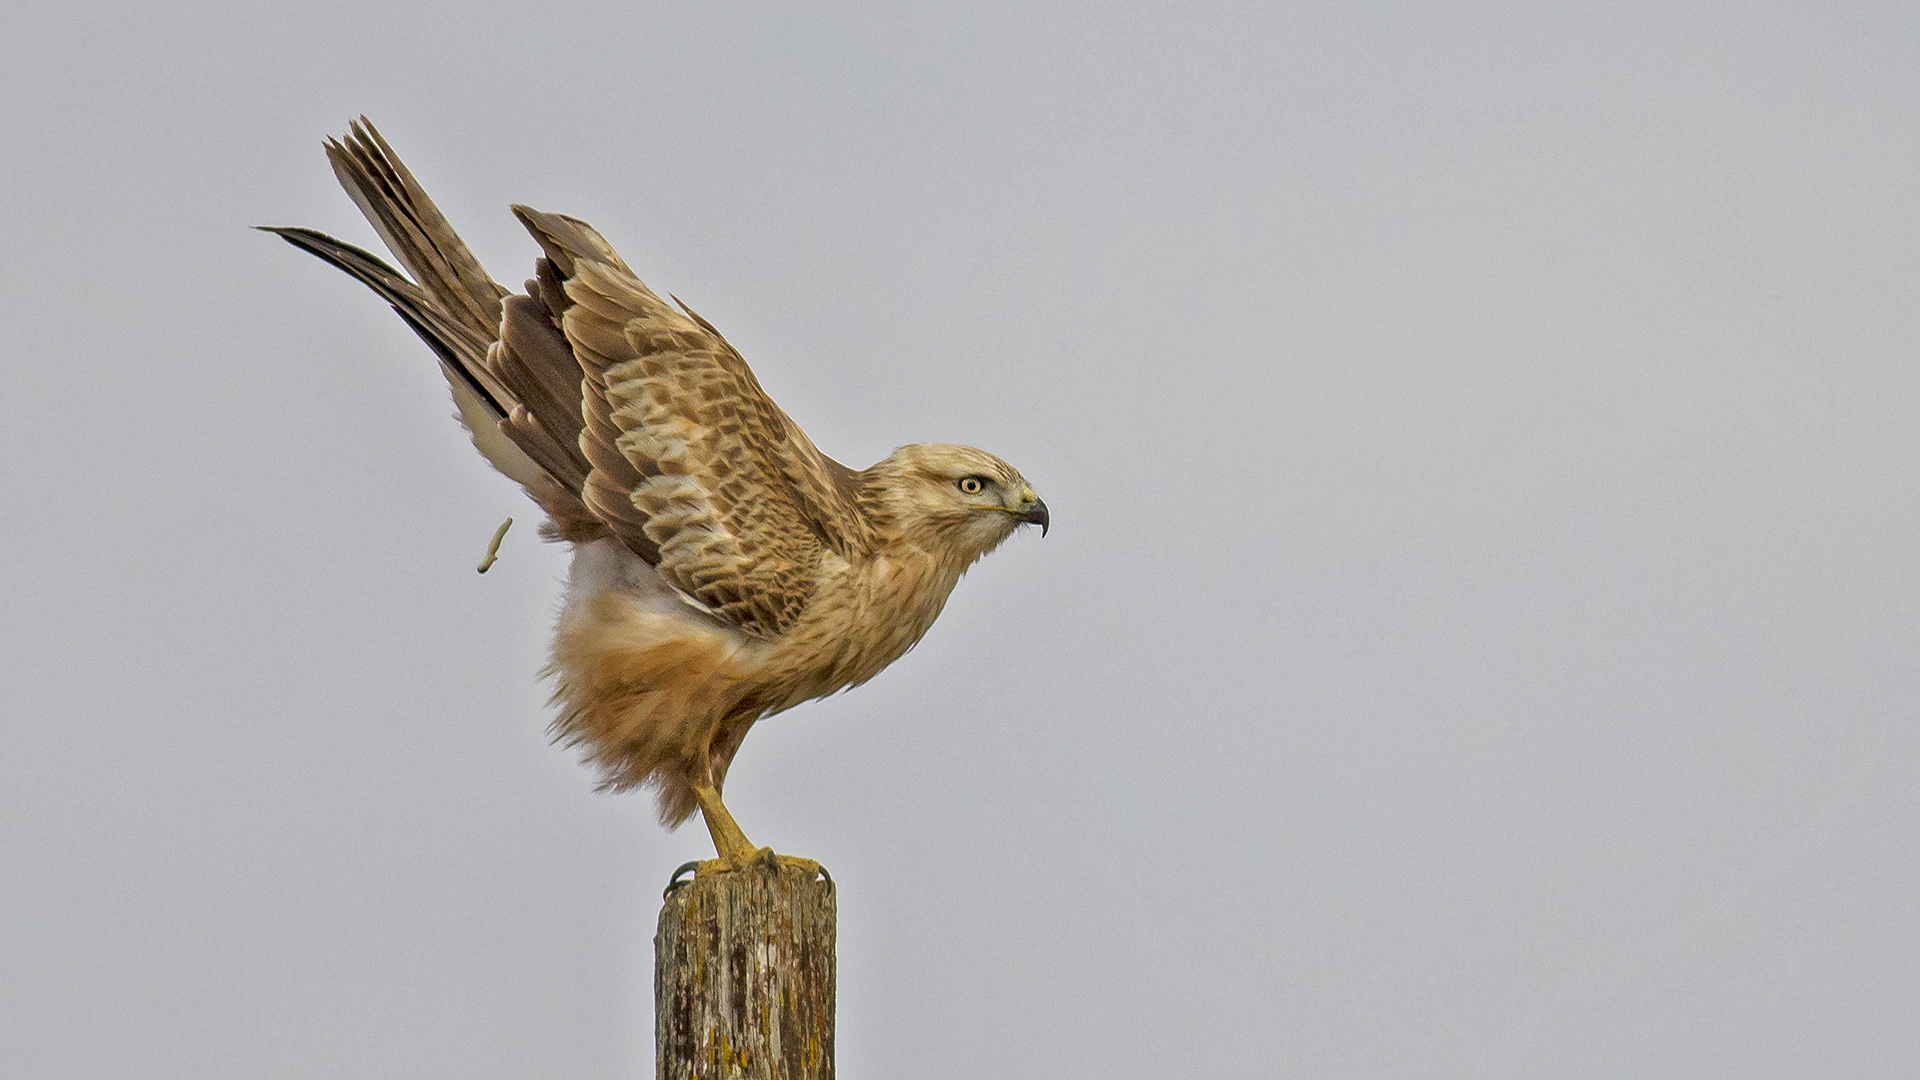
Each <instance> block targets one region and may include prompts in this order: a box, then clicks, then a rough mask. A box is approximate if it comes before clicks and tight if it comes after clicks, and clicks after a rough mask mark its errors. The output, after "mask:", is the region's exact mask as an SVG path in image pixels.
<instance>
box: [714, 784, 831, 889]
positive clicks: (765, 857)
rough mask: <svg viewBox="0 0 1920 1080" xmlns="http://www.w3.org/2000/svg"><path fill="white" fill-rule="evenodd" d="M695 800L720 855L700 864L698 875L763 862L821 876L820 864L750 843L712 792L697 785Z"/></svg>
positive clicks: (736, 868) (718, 797)
mask: <svg viewBox="0 0 1920 1080" xmlns="http://www.w3.org/2000/svg"><path fill="white" fill-rule="evenodd" d="M693 797H694V798H696V799H698V800H700V817H701V819H702V820H704V821H705V822H706V823H707V832H708V833H709V834H711V835H712V836H713V848H714V850H715V851H716V852H718V853H719V855H720V857H719V858H717V859H709V860H707V861H706V862H703V863H701V864H700V868H699V870H697V871H696V873H700V874H719V873H725V872H726V871H729V870H738V869H741V868H742V867H745V866H748V865H751V864H753V863H760V862H764V863H766V864H768V865H769V866H772V865H783V866H794V867H799V868H800V869H803V870H806V871H808V872H809V873H817V872H819V870H820V864H819V863H817V862H814V861H813V860H812V859H796V858H794V857H793V856H791V855H775V854H774V853H773V849H772V848H764V847H763V848H757V847H754V846H753V841H751V840H749V839H747V834H746V833H744V832H742V831H740V824H739V823H738V822H736V821H734V820H733V815H732V814H730V813H728V812H727V807H726V804H725V803H723V802H721V801H720V793H719V792H718V791H715V790H714V789H713V788H711V787H707V786H705V785H695V786H694V789H693Z"/></svg>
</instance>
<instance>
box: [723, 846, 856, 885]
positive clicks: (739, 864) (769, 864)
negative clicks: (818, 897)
mask: <svg viewBox="0 0 1920 1080" xmlns="http://www.w3.org/2000/svg"><path fill="white" fill-rule="evenodd" d="M753 869H767V870H799V871H801V872H802V873H804V874H806V875H807V876H808V877H809V878H813V877H825V876H826V870H825V869H824V868H823V867H821V865H820V864H819V863H817V862H815V861H813V860H812V859H803V858H801V857H799V856H798V855H780V854H776V853H775V852H774V850H773V849H772V848H770V847H763V848H755V849H754V850H753V851H751V852H749V853H748V854H747V856H746V857H745V858H735V859H729V858H727V857H726V856H724V855H722V856H721V857H720V858H717V859H702V860H701V861H700V865H698V866H697V867H695V868H694V871H693V874H694V876H695V877H706V876H707V875H708V874H730V873H732V872H734V871H735V870H753Z"/></svg>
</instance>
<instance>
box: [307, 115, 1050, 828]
mask: <svg viewBox="0 0 1920 1080" xmlns="http://www.w3.org/2000/svg"><path fill="white" fill-rule="evenodd" d="M327 158H328V160H329V161H331V162H332V163H333V169H334V173H335V175H337V176H338V177H339V179H340V182H341V184H342V186H344V187H345V188H346V190H347V193H348V195H350V196H351V197H352V198H353V201H354V202H355V203H356V204H358V205H359V207H360V209H361V211H362V213H364V214H365V215H366V217H367V220H368V221H370V222H371V223H372V224H373V226H374V228H375V230H376V231H378V232H379V233H380V236H381V238H382V239H383V240H384V241H385V242H386V244H387V247H388V248H389V250H391V251H392V252H393V254H394V256H395V257H396V258H397V259H398V260H399V261H400V264H401V266H403V267H405V271H406V272H405V273H404V274H403V273H402V272H401V271H400V270H396V269H395V268H393V267H391V266H389V265H387V264H386V263H384V262H382V261H381V260H380V259H379V258H377V257H375V256H373V255H371V254H369V253H368V252H366V251H363V250H361V249H359V248H356V247H353V246H352V245H349V244H344V243H341V242H340V241H338V240H335V239H333V238H331V237H329V236H326V235H324V234H322V233H318V232H315V231H313V230H311V229H298V228H276V229H270V230H269V231H271V232H274V233H277V234H278V235H280V236H281V237H282V238H284V239H285V240H287V241H288V242H289V243H292V244H294V245H295V246H297V247H300V248H302V249H304V250H306V251H309V252H311V253H313V254H314V255H317V256H319V257H320V258H322V259H324V260H326V261H327V262H329V263H332V264H333V265H335V266H337V267H339V268H340V269H342V270H345V271H346V272H347V273H349V274H351V275H352V276H353V277H355V278H357V279H358V280H360V281H361V282H363V283H365V284H366V285H367V286H369V287H370V288H372V289H373V290H374V292H376V293H378V294H379V295H380V296H381V298H382V299H384V300H386V301H387V302H388V303H389V304H391V305H392V306H393V308H394V310H395V311H396V312H398V313H399V315H400V317H401V318H402V319H404V320H406V322H407V324H408V325H409V326H411V327H413V329H414V331H415V332H416V333H417V334H419V335H420V337H421V338H422V339H423V340H425V341H426V343H427V344H428V345H429V346H431V347H432V349H433V351H434V353H435V354H436V355H437V356H438V357H439V359H440V366H441V371H442V373H443V374H445V375H446V377H447V382H448V384H449V385H450V386H451V387H452V389H453V396H454V401H455V403H456V405H457V406H458V407H459V410H460V416H461V419H462V420H463V421H464V422H465V423H466V425H467V427H468V429H469V430H470V431H471V432H472V433H473V441H474V445H475V446H476V447H478V448H479V450H480V452H481V453H482V454H484V455H485V456H486V458H487V460H488V461H490V462H492V463H493V465H494V467H495V468H497V469H499V470H500V471H501V472H502V473H505V474H506V475H507V476H509V477H511V478H513V479H514V480H516V481H518V482H519V483H520V484H521V486H523V487H524V488H525V489H526V491H527V493H528V494H529V495H530V496H531V497H532V498H533V499H534V501H535V502H537V503H538V504H539V505H540V507H541V508H542V509H543V510H544V511H546V514H547V521H546V524H545V525H543V526H542V529H541V531H542V534H543V535H545V536H547V537H548V538H549V539H553V540H564V541H567V542H569V543H571V544H572V545H573V549H574V558H573V569H572V572H571V575H570V579H569V582H568V589H567V599H566V603H565V606H564V607H563V609H562V612H561V615H560V619H559V625H558V627H557V629H556V631H555V635H554V644H553V658H552V663H551V664H550V665H549V668H548V672H549V674H550V675H551V676H552V678H553V680H554V700H555V703H556V704H557V705H558V706H559V707H560V715H559V718H558V719H557V720H556V721H555V722H554V730H555V732H556V733H557V734H558V735H559V736H560V737H561V738H563V739H565V740H567V741H568V742H571V743H576V744H578V745H580V746H581V747H583V748H584V749H585V751H586V753H587V756H588V757H589V758H590V759H591V760H592V761H593V762H594V763H595V764H596V765H598V766H599V767H600V769H601V771H602V774H603V777H604V784H605V786H607V787H611V788H629V787H633V786H636V785H643V784H644V785H652V786H653V787H655V788H656V789H657V792H658V796H659V804H660V814H661V818H662V820H663V821H665V822H666V823H667V824H669V825H677V824H679V823H680V822H682V821H684V820H686V818H687V817H688V816H689V815H690V814H692V812H693V810H694V809H695V807H696V806H698V807H699V808H700V809H702V810H703V811H704V812H705V815H706V818H707V824H708V827H709V828H710V829H712V830H713V834H714V841H715V844H716V846H717V847H718V848H719V849H720V855H721V864H720V865H722V866H730V865H735V864H737V863H738V862H740V861H741V860H743V859H745V858H747V857H749V856H750V855H751V854H752V853H753V850H754V849H753V848H752V846H751V845H750V844H748V843H747V842H746V838H745V837H744V836H743V835H741V833H740V830H739V828H738V826H736V825H734V824H733V822H732V819H731V817H729V816H728V815H727V813H726V809H725V807H724V806H723V805H721V803H720V799H719V789H720V787H721V785H722V783H723V781H724V780H725V777H726V772H727V766H728V764H729V763H730V762H731V761H732V760H733V755H734V753H735V752H736V751H738V749H739V747H740V740H741V739H742V738H744V737H745V736H746V733H747V729H748V728H750V727H752V726H753V724H754V722H755V721H756V720H759V719H760V718H761V717H764V716H767V715H770V714H772V713H776V712H779V711H781V710H782V709H787V708H791V707H792V706H794V705H797V704H799V703H800V702H802V701H806V700H808V699H811V698H816V697H821V696H823V695H826V694H831V693H833V692H834V691H836V690H840V689H843V688H845V687H849V686H856V685H858V684H860V683H862V682H865V681H866V680H868V679H870V678H872V677H873V676H874V675H876V674H878V673H879V671H880V669H882V668H884V667H886V666H887V665H888V664H890V663H892V662H893V661H894V660H896V659H898V658H899V657H900V656H901V654H903V653H905V652H906V651H907V650H908V649H910V648H912V647H913V645H914V643H915V642H917V641H919V640H920V637H921V635H922V634H924V633H926V631H927V628H928V627H929V626H931V625H932V624H933V620H934V618H935V617H936V616H938V615H939V614H940V609H941V607H942V606H943V605H944V604H945V603H946V599H947V595H948V594H949V593H950V592H951V591H952V589H953V587H954V585H955V583H956V582H957V581H958V580H959V578H960V575H961V574H962V573H964V572H965V571H966V569H967V567H969V566H971V565H972V564H973V562H974V560H976V559H978V558H979V557H980V556H982V555H984V554H986V553H987V552H988V551H991V550H992V549H993V548H994V547H996V546H997V545H999V543H1000V542H1001V541H1003V540H1005V539H1006V538H1007V537H1008V536H1009V535H1010V534H1012V532H1013V531H1014V529H1015V528H1017V527H1018V526H1019V525H1020V524H1021V523H1023V522H1024V523H1031V524H1038V525H1040V526H1041V528H1042V530H1043V531H1044V530H1045V528H1046V525H1047V507H1046V503H1044V502H1042V501H1041V500H1040V499H1039V497H1038V496H1037V495H1035V494H1034V492H1033V489H1032V488H1031V487H1029V486H1028V485H1027V482H1026V480H1025V479H1024V478H1023V477H1022V476H1021V475H1020V473H1019V472H1018V471H1017V470H1015V469H1014V468H1013V467H1012V466H1011V465H1008V464H1007V463H1006V462H1004V461H1002V460H1000V459H999V458H997V457H995V456H993V455H992V454H989V453H987V452H986V451H984V450H976V449H973V448H972V447H965V446H947V445H932V444H921V445H913V446H903V447H901V448H900V449H899V450H896V451H894V452H893V453H892V454H891V455H889V456H888V457H887V458H885V459H884V460H882V461H880V462H878V463H877V464H875V465H873V466H871V467H869V468H866V469H862V470H859V471H857V472H856V471H855V470H852V469H849V468H847V467H846V466H844V465H842V464H840V463H839V462H837V461H834V460H833V459H832V458H829V457H827V456H826V455H825V454H823V453H821V452H820V450H819V449H818V448H817V447H815V446H814V445H813V442H812V441H811V440H810V439H808V438H807V436H806V433H805V432H803V431H801V430H800V427H799V425H797V424H795V423H794V422H793V420H792V419H791V418H790V417H788V416H787V414H786V413H784V412H782V411H781V409H780V407H779V406H778V405H776V404H774V402H773V400H772V399H771V398H769V397H768V396H767V395H766V393H765V391H763V390H762V389H761V388H760V384H759V382H758V381H757V380H755V379H754V376H753V372H752V370H751V369H749V368H748V367H747V363H746V361H745V360H743V359H741V357H740V354H739V353H738V352H736V351H734V348H733V346H731V345H729V344H728V343H727V341H726V339H725V338H723V337H721V336H720V332H719V331H718V330H715V329H714V328H713V326H712V325H711V324H709V323H708V322H707V321H706V320H705V319H702V318H701V317H700V316H698V315H696V314H694V313H693V311H692V310H690V309H688V308H687V307H685V306H684V305H682V304H680V302H679V301H678V300H677V299H675V300H674V301H673V302H672V303H668V302H666V301H663V300H662V299H661V298H660V297H659V296H657V295H655V294H654V292H653V291H652V290H650V289H648V288H647V287H646V286H645V285H644V284H642V283H641V281H640V279H639V278H638V277H636V276H635V275H634V273H633V271H632V270H631V269H629V268H628V267H627V264H626V263H625V262H623V261H621V259H620V256H619V255H617V254H615V253H614V251H613V249H612V248H611V247H610V246H609V245H608V244H607V242H606V241H605V240H604V239H602V238H601V236H600V234H599V233H597V232H595V231H594V230H593V229H592V228H591V227H590V226H588V225H587V224H586V223H585V222H582V221H578V220H575V219H573V218H569V217H565V216H562V215H558V214H546V213H541V212H540V211H537V210H532V209H529V208H527V207H524V206H515V207H514V208H513V212H514V213H515V215H517V216H518V217H519V219H520V221H521V223H522V224H523V225H525V226H526V228H527V231H528V232H530V233H532V234H533V238H534V239H535V240H536V241H538V242H539V244H540V247H541V249H542V251H543V253H544V254H543V257H542V258H541V259H539V260H538V261H537V263H536V264H535V266H536V269H535V276H534V278H533V279H532V280H530V281H528V282H527V283H526V291H525V293H523V294H518V295H516V294H511V293H509V292H508V290H506V289H505V288H502V287H501V286H500V285H498V284H496V283H494V281H493V280H492V279H491V278H489V277H488V276H487V274H486V271H484V270H483V269H481V267H480V264H479V262H478V260H476V259H475V258H474V256H473V253H472V252H471V251H469V250H468V249H467V246H466V244H465V243H463V242H462V241H461V240H460V238H459V236H458V235H457V234H455V233H454V231H453V229H452V227H451V226H450V225H449V224H448V223H447V221H446V219H445V218H444V217H442V216H441V214H440V212H439V210H438V209H437V208H435V207H434V205H433V202H432V200H430V199H428V198H427V195H426V192H425V191H423V190H421V188H420V185H419V184H418V183H417V182H415V180H414V178H413V175H412V174H411V173H409V172H408V171H407V169H406V166H404V165H402V164H401V163H400V159H399V158H398V157H397V156H395V155H394V153H393V151H392V149H391V148H390V147H388V146H387V144H386V141H385V140H383V139H382V138H381V137H380V134H379V132H377V131H375V130H374V128H373V125H372V124H371V123H369V122H367V120H366V119H365V118H364V117H362V118H361V119H360V120H359V121H358V122H356V123H355V124H353V125H352V129H351V131H350V132H349V133H348V135H347V137H346V138H345V139H344V140H339V141H335V140H329V141H328V143H327Z"/></svg>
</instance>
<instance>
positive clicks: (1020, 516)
mask: <svg viewBox="0 0 1920 1080" xmlns="http://www.w3.org/2000/svg"><path fill="white" fill-rule="evenodd" d="M1013 519H1014V520H1015V521H1018V522H1020V523H1021V524H1022V525H1038V526H1040V535H1041V536H1045V535H1047V500H1045V499H1042V498H1038V497H1036V498H1035V499H1034V500H1033V505H1032V506H1029V507H1027V508H1026V509H1025V510H1017V511H1015V512H1014V515H1013Z"/></svg>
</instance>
